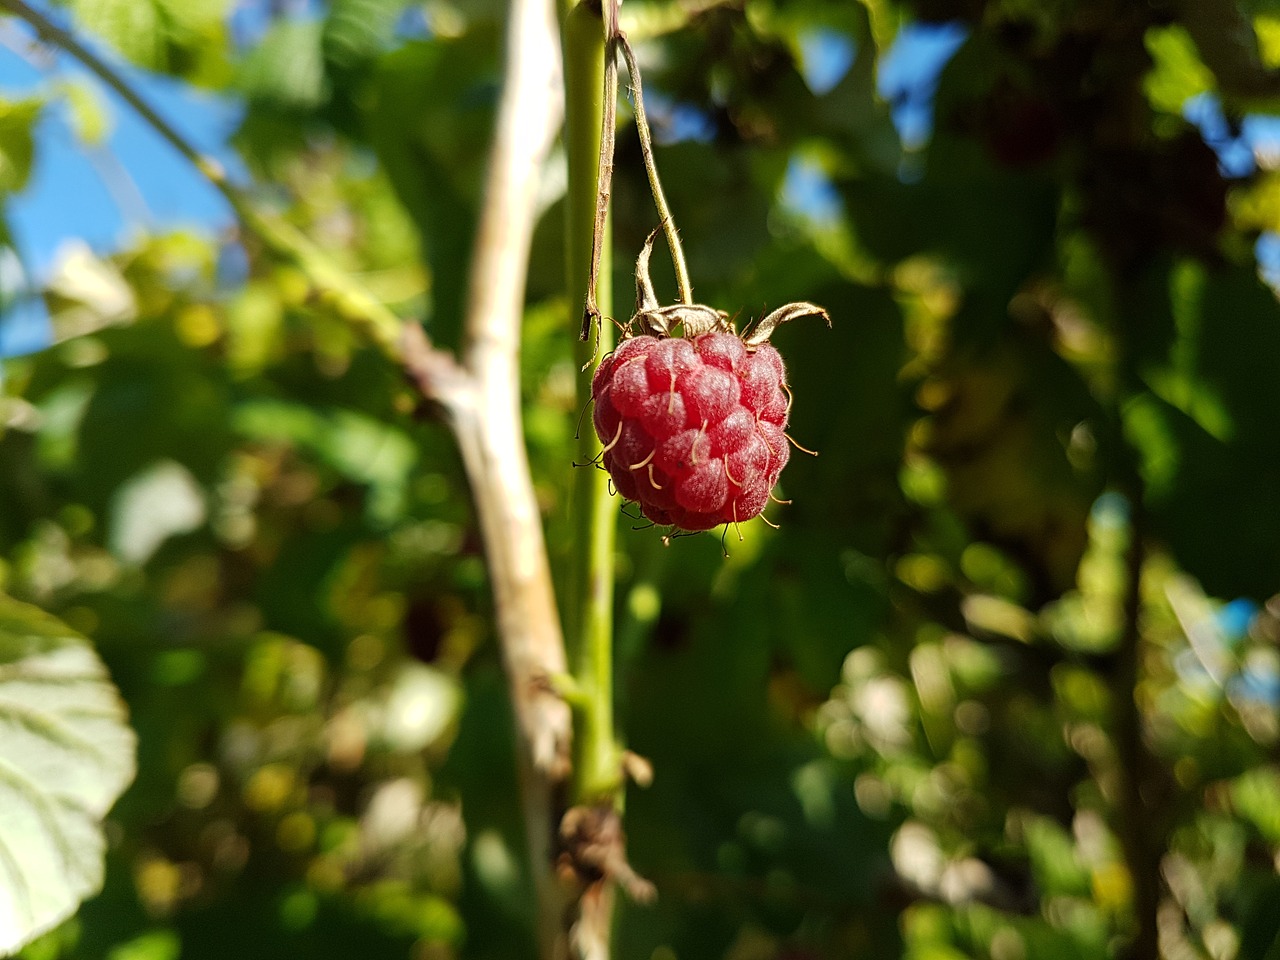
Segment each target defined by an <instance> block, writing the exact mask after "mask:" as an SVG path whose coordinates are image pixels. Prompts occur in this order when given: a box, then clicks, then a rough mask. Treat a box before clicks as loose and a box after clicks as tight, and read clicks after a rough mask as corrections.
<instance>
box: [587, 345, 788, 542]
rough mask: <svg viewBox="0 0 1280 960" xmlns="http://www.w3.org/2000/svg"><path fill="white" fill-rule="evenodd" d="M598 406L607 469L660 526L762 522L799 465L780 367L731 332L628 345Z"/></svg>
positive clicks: (609, 363) (611, 360)
mask: <svg viewBox="0 0 1280 960" xmlns="http://www.w3.org/2000/svg"><path fill="white" fill-rule="evenodd" d="M591 396H592V399H593V400H594V401H595V412H594V417H593V419H594V421H595V428H596V434H597V435H598V436H599V437H600V442H601V443H602V444H604V452H603V455H602V462H603V465H604V468H605V469H606V470H608V471H609V476H610V477H612V478H613V483H614V486H615V487H616V488H617V491H618V493H620V494H621V495H622V496H623V497H625V498H626V499H628V500H634V501H635V502H636V503H638V504H639V505H640V509H641V511H642V512H643V513H644V515H645V516H646V517H647V518H648V519H650V520H652V521H653V522H654V523H656V524H660V525H664V526H665V525H671V526H674V527H678V528H680V529H682V530H689V531H695V530H709V529H711V528H712V527H716V526H719V525H720V524H722V523H741V522H742V521H744V520H749V519H751V518H752V517H756V516H758V515H759V514H760V513H761V512H762V511H763V510H764V507H765V504H766V503H768V501H769V493H770V491H771V490H772V489H773V487H774V485H775V484H776V483H777V482H778V476H779V474H780V473H781V472H782V468H783V467H785V466H786V465H787V461H788V459H789V458H790V455H791V450H790V447H789V446H788V441H787V437H786V435H785V433H784V431H785V430H786V426H787V415H788V413H789V410H790V401H789V392H788V391H787V386H786V369H785V367H784V365H783V363H782V357H781V356H780V355H779V353H778V351H777V350H775V349H774V348H773V346H771V345H770V344H768V343H759V344H755V345H754V346H753V347H749V346H748V345H747V343H744V341H743V340H742V338H740V337H739V336H738V335H737V334H735V333H732V332H729V331H713V332H709V333H701V334H699V335H697V336H694V337H692V338H691V339H685V338H683V337H655V336H650V335H647V334H646V335H641V336H634V337H630V338H628V339H625V340H623V341H622V343H621V344H620V345H619V346H618V349H617V350H615V351H614V352H613V353H612V354H611V355H609V356H607V357H605V358H604V359H603V360H602V361H601V362H600V366H599V367H598V368H597V369H596V372H595V376H594V378H593V379H592V383H591Z"/></svg>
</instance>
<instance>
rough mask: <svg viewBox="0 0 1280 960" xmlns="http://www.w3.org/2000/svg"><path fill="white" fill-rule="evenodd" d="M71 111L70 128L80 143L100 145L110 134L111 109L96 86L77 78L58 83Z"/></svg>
mask: <svg viewBox="0 0 1280 960" xmlns="http://www.w3.org/2000/svg"><path fill="white" fill-rule="evenodd" d="M60 89H61V91H62V96H63V97H64V98H65V99H66V102H67V108H68V110H69V111H70V113H71V128H72V129H73V130H74V131H75V133H76V136H77V137H78V138H79V139H80V140H81V142H82V143H85V144H88V145H89V146H94V147H97V146H101V145H102V144H103V143H104V142H105V141H106V139H107V137H108V136H110V134H111V128H112V116H111V109H110V108H109V107H108V106H107V103H106V101H105V100H104V99H103V97H102V94H101V93H100V92H99V90H98V88H97V87H95V86H93V85H92V84H90V83H88V82H87V81H85V80H82V79H79V78H71V79H68V80H66V81H64V82H63V83H62V84H61V85H60Z"/></svg>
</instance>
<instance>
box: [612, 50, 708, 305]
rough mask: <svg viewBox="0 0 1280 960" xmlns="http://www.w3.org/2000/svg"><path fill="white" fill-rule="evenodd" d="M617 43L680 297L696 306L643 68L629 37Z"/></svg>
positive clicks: (645, 163)
mask: <svg viewBox="0 0 1280 960" xmlns="http://www.w3.org/2000/svg"><path fill="white" fill-rule="evenodd" d="M617 42H618V45H619V46H620V47H622V55H623V57H625V58H626V61H627V73H629V74H630V75H631V91H632V94H633V95H634V96H635V104H636V130H637V131H638V132H639V134H640V153H641V154H642V155H643V156H644V169H645V173H647V174H648V175H649V189H650V190H651V191H652V192H653V203H654V206H656V207H657V208H658V216H659V218H661V220H662V230H663V232H664V233H665V234H666V235H667V246H668V247H669V248H670V250H671V263H672V264H673V265H674V266H675V270H676V290H677V292H678V293H679V295H680V302H681V303H686V304H687V303H693V285H692V284H691V283H690V282H689V267H688V266H687V265H686V264H685V261H684V247H683V246H681V244H680V231H678V230H677V229H676V221H675V218H674V217H673V216H672V215H671V207H670V206H668V205H667V195H666V194H665V193H663V191H662V181H661V179H659V177H658V163H657V161H656V160H655V159H654V156H653V136H652V134H650V132H649V118H648V117H647V116H646V115H645V112H644V88H643V86H642V85H641V82H640V67H639V66H638V65H637V64H636V54H635V51H634V50H632V49H631V43H630V41H628V40H627V37H626V34H624V33H622V32H619V33H618V34H617Z"/></svg>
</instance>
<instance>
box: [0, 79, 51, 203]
mask: <svg viewBox="0 0 1280 960" xmlns="http://www.w3.org/2000/svg"><path fill="white" fill-rule="evenodd" d="M43 109H44V101H43V100H42V99H39V98H31V99H28V100H0V192H3V193H17V192H18V191H20V190H22V189H23V188H24V187H25V186H26V185H27V180H28V179H30V177H31V167H32V164H33V163H34V162H35V154H36V143H35V127H36V123H37V122H38V121H39V119H40V112H41V110H43Z"/></svg>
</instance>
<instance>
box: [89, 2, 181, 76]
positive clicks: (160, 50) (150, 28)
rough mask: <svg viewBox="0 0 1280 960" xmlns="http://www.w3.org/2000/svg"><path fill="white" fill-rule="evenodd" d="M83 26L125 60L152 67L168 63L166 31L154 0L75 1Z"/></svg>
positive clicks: (159, 66) (153, 68)
mask: <svg viewBox="0 0 1280 960" xmlns="http://www.w3.org/2000/svg"><path fill="white" fill-rule="evenodd" d="M71 9H72V10H73V11H74V13H75V15H76V19H77V21H79V23H80V26H81V27H83V28H84V29H85V30H87V31H89V32H90V33H93V34H96V35H97V36H98V38H99V39H101V40H104V41H106V42H107V43H108V44H109V45H110V46H112V47H114V48H115V49H116V50H118V51H119V52H120V54H121V55H123V56H124V57H125V59H127V60H130V61H132V62H133V63H136V64H137V65H138V66H140V67H147V68H148V69H152V70H156V69H160V68H161V67H162V66H163V65H164V56H165V49H164V30H163V25H162V23H161V18H160V11H159V9H158V8H157V7H156V4H155V2H154V0H72V3H71Z"/></svg>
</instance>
